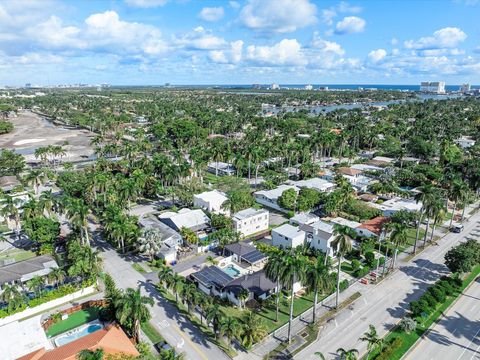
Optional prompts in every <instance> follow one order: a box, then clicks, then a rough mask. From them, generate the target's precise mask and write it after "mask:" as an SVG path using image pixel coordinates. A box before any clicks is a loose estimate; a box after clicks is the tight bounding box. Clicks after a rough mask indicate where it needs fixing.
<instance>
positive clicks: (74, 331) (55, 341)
mask: <svg viewBox="0 0 480 360" xmlns="http://www.w3.org/2000/svg"><path fill="white" fill-rule="evenodd" d="M96 324H98V325H101V326H102V327H101V328H102V329H103V328H104V327H105V324H103V322H101V321H100V320H98V319H96V320H93V321H90V322H88V323H85V324H82V325H80V326H77V327H76V328H73V329H71V330H68V331H66V332H64V333H61V334H59V335H56V336H54V337H52V338H50V342H51V344H52V345H53V346H55V347H59V346H63V345H66V344H68V343H71V342H73V341H75V340H78V339H80V338H82V337H83V336H86V335H89V334H90V333H87V334H85V335H83V336H80V337H77V338H75V339H71V340H70V341H68V342H66V343H63V344H58V340H59V339H60V338H63V337H66V336H71V335H74V334H77V333H78V332H79V331H80V330H83V329H84V328H86V327H88V326H91V325H96ZM98 330H100V329H98ZM95 331H96V330H95Z"/></svg>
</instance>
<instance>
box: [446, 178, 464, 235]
mask: <svg viewBox="0 0 480 360" xmlns="http://www.w3.org/2000/svg"><path fill="white" fill-rule="evenodd" d="M467 191H468V187H467V186H466V184H465V183H464V182H463V181H461V180H458V179H456V180H453V181H452V183H451V184H450V186H449V188H448V195H449V198H450V200H452V201H453V209H452V218H451V219H450V225H449V227H450V228H451V227H452V224H453V219H454V217H455V210H456V209H457V204H458V202H459V201H461V200H462V199H464V198H465V194H466V193H467Z"/></svg>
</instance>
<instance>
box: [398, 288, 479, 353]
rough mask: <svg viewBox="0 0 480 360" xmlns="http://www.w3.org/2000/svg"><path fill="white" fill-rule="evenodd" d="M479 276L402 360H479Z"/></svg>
mask: <svg viewBox="0 0 480 360" xmlns="http://www.w3.org/2000/svg"><path fill="white" fill-rule="evenodd" d="M479 305H480V279H477V280H476V281H475V282H473V283H472V285H471V286H470V287H469V288H468V289H467V290H466V291H465V292H464V293H463V294H462V295H461V296H460V298H459V299H458V300H457V302H456V303H455V304H454V305H453V306H452V307H451V308H450V309H449V310H448V311H447V312H446V313H445V315H444V316H443V317H442V318H441V320H440V321H439V322H438V323H437V324H436V325H434V326H433V327H432V328H431V329H430V331H429V332H428V334H427V336H426V337H425V338H424V339H423V340H422V341H420V343H419V344H418V346H417V347H416V348H415V349H414V350H413V351H412V352H410V353H409V354H408V355H407V356H406V357H405V358H404V359H406V360H434V359H438V358H439V354H442V355H441V357H442V358H443V359H456V360H467V359H468V360H471V359H480V336H479V334H480V308H479Z"/></svg>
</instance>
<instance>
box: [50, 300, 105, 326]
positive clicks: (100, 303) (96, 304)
mask: <svg viewBox="0 0 480 360" xmlns="http://www.w3.org/2000/svg"><path fill="white" fill-rule="evenodd" d="M106 303H107V302H106V301H105V300H104V299H102V300H89V301H86V302H84V303H81V304H78V305H75V306H72V307H70V308H68V309H65V310H61V311H59V312H58V313H60V314H62V315H69V314H73V313H74V312H77V311H80V310H84V309H88V308H91V307H104V306H105V305H106ZM55 322H56V320H55V319H52V318H51V317H50V318H48V319H47V320H45V321H44V322H43V323H42V327H43V330H45V331H46V330H47V329H48V328H49V327H50V326H52V325H53V324H54V323H55Z"/></svg>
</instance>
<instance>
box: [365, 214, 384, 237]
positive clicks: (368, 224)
mask: <svg viewBox="0 0 480 360" xmlns="http://www.w3.org/2000/svg"><path fill="white" fill-rule="evenodd" d="M389 221H390V219H389V218H388V217H385V216H378V217H376V218H373V219H371V220H368V221H365V222H364V223H363V224H362V225H360V226H359V227H358V228H359V229H366V230H369V231H371V232H372V233H374V234H377V235H380V233H381V232H382V227H383V225H384V224H385V223H387V222H389Z"/></svg>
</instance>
